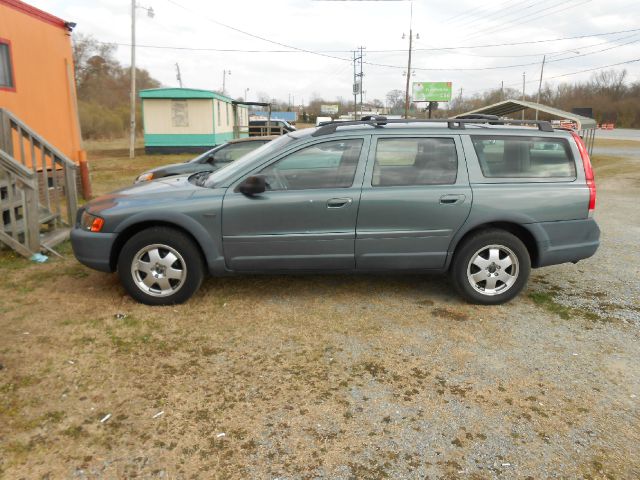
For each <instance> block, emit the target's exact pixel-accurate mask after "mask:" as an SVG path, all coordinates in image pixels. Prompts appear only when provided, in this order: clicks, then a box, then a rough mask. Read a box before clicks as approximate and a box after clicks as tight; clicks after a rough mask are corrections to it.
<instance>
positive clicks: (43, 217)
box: [0, 210, 60, 235]
mask: <svg viewBox="0 0 640 480" xmlns="http://www.w3.org/2000/svg"><path fill="white" fill-rule="evenodd" d="M58 218H60V214H58V213H51V212H49V211H47V210H41V211H40V217H39V218H38V221H39V222H40V224H43V223H49V222H52V221H53V220H57V219H58ZM14 228H15V232H16V233H24V230H25V226H24V218H21V219H20V220H16V223H15V224H14V227H13V228H12V225H0V229H2V231H4V232H5V233H7V234H9V235H11V234H13V232H14Z"/></svg>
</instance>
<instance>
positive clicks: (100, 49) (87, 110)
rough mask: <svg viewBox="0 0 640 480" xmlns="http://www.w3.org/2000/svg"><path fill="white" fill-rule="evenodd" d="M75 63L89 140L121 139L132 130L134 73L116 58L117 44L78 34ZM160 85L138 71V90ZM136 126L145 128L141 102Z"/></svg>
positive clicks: (80, 110)
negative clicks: (131, 106) (131, 101)
mask: <svg viewBox="0 0 640 480" xmlns="http://www.w3.org/2000/svg"><path fill="white" fill-rule="evenodd" d="M73 40H74V41H73V60H74V69H75V77H76V92H77V97H78V114H79V116H80V126H81V128H82V136H83V138H85V139H94V138H121V137H124V136H125V135H126V134H127V132H128V131H129V121H130V110H129V105H130V92H131V71H130V68H129V67H124V66H122V65H120V63H119V62H118V61H117V60H116V58H115V49H116V46H115V45H110V44H105V43H101V42H98V41H97V40H95V39H94V38H93V37H91V36H85V35H81V34H78V35H76V34H74V38H73ZM159 86H160V82H158V81H157V80H155V79H154V78H152V77H151V75H149V72H147V71H146V70H144V69H140V68H136V91H140V90H143V89H146V88H157V87H159ZM137 107H138V108H137V115H136V116H137V119H136V125H138V128H139V129H141V128H142V121H141V116H142V115H141V109H140V103H138V104H137Z"/></svg>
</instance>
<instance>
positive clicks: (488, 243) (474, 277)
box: [450, 229, 531, 305]
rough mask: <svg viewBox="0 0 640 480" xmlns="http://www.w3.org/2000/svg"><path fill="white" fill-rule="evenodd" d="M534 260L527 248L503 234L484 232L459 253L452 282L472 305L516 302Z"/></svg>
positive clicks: (452, 269) (474, 235)
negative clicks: (514, 299) (512, 300)
mask: <svg viewBox="0 0 640 480" xmlns="http://www.w3.org/2000/svg"><path fill="white" fill-rule="evenodd" d="M530 271H531V259H530V258H529V252H528V251H527V247H525V245H524V244H523V243H522V241H521V240H520V239H519V238H518V237H516V236H515V235H513V234H511V233H509V232H506V231H504V230H493V229H492V230H483V231H480V232H477V233H475V234H472V235H471V236H470V237H468V238H467V239H465V240H464V241H463V243H462V244H461V245H460V246H459V247H458V249H457V250H456V254H455V257H454V260H453V263H452V265H451V272H450V274H451V278H452V280H453V283H454V284H455V286H456V288H457V290H458V291H459V292H460V293H461V294H462V296H463V297H465V299H467V300H468V301H470V302H472V303H479V304H485V305H496V304H500V303H505V302H508V301H509V300H511V299H513V298H514V297H515V296H516V295H518V293H520V291H521V290H522V289H523V288H524V287H525V285H526V284H527V280H528V278H529V272H530Z"/></svg>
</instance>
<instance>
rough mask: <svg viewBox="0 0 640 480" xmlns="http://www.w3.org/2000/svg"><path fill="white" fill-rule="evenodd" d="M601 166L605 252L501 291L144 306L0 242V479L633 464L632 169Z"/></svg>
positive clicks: (383, 283)
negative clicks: (492, 297)
mask: <svg viewBox="0 0 640 480" xmlns="http://www.w3.org/2000/svg"><path fill="white" fill-rule="evenodd" d="M122 161H123V162H124V161H126V159H123V160H122ZM596 165H597V175H598V188H599V193H598V195H599V197H598V208H597V214H596V217H597V220H598V222H599V223H600V225H601V227H602V229H603V242H602V247H601V249H600V250H599V251H598V253H597V254H596V256H595V257H593V258H592V259H588V260H585V261H583V262H580V263H578V264H577V265H570V264H569V265H561V266H556V267H549V268H545V269H541V270H538V271H535V272H534V274H533V276H532V280H531V282H530V286H529V289H528V290H527V291H526V292H524V293H523V294H522V295H521V296H520V297H519V298H517V299H516V300H515V301H513V302H512V303H510V304H508V305H504V306H495V307H478V306H473V305H467V304H465V303H463V302H461V301H460V299H459V298H458V297H457V296H456V295H455V294H454V293H453V291H452V289H451V287H450V286H449V285H448V284H447V282H446V280H445V279H444V278H443V277H436V276H434V277H424V276H393V277H390V276H305V277H281V276H263V277H242V278H240V277H239V278H228V279H210V280H208V281H207V282H206V283H205V284H204V286H203V289H202V291H201V292H200V293H199V294H198V295H196V297H194V298H193V300H192V301H190V302H189V303H188V304H186V305H180V306H176V307H170V308H148V307H145V306H142V305H139V304H136V303H134V302H133V301H131V300H130V299H129V298H128V297H127V296H126V295H124V292H123V290H122V289H121V288H120V286H119V284H118V282H117V279H116V278H115V276H113V275H105V274H101V273H99V272H93V271H90V270H88V269H86V268H84V267H82V266H81V265H79V264H77V263H76V262H75V261H74V260H73V259H72V258H68V257H67V258H66V259H64V260H56V261H52V262H50V263H47V264H44V265H32V264H29V263H28V262H26V261H23V260H21V259H15V258H13V257H10V256H7V255H3V256H2V257H0V268H2V280H0V282H2V290H3V296H2V297H0V328H1V329H2V332H3V333H2V336H0V477H1V478H7V479H14V478H27V479H31V478H38V479H57V478H71V479H111V478H134V477H137V478H171V479H174V478H175V479H200V478H201V479H209V478H217V479H245V478H252V479H253V478H255V479H276V478H278V479H287V480H297V479H325V478H326V479H379V478H394V479H424V478H442V479H453V478H461V479H494V478H496V479H512V478H522V479H538V478H567V479H568V478H571V479H573V478H584V479H592V480H595V479H632V478H640V427H639V425H640V405H639V402H640V366H639V365H638V359H639V358H640V343H639V340H640V303H639V292H640V283H639V282H640V275H638V273H639V272H638V268H639V258H640V255H638V254H639V253H640V252H639V251H638V242H637V238H638V233H640V232H639V231H638V226H639V225H640V221H639V220H640V217H639V213H638V209H637V206H636V204H637V201H638V199H639V198H640V195H639V193H640V173H639V172H638V169H637V168H636V164H634V163H633V162H630V161H626V162H624V161H618V160H615V159H614V160H611V159H609V160H608V161H604V160H602V161H601V162H600V163H596ZM67 253H68V251H67Z"/></svg>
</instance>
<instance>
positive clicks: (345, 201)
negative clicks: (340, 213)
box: [327, 198, 353, 208]
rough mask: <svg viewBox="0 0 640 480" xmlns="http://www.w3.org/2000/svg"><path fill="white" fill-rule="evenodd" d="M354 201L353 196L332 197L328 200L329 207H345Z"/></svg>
mask: <svg viewBox="0 0 640 480" xmlns="http://www.w3.org/2000/svg"><path fill="white" fill-rule="evenodd" d="M352 203H353V199H352V198H331V199H329V200H327V208H343V207H348V206H349V205H351V204H352Z"/></svg>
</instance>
